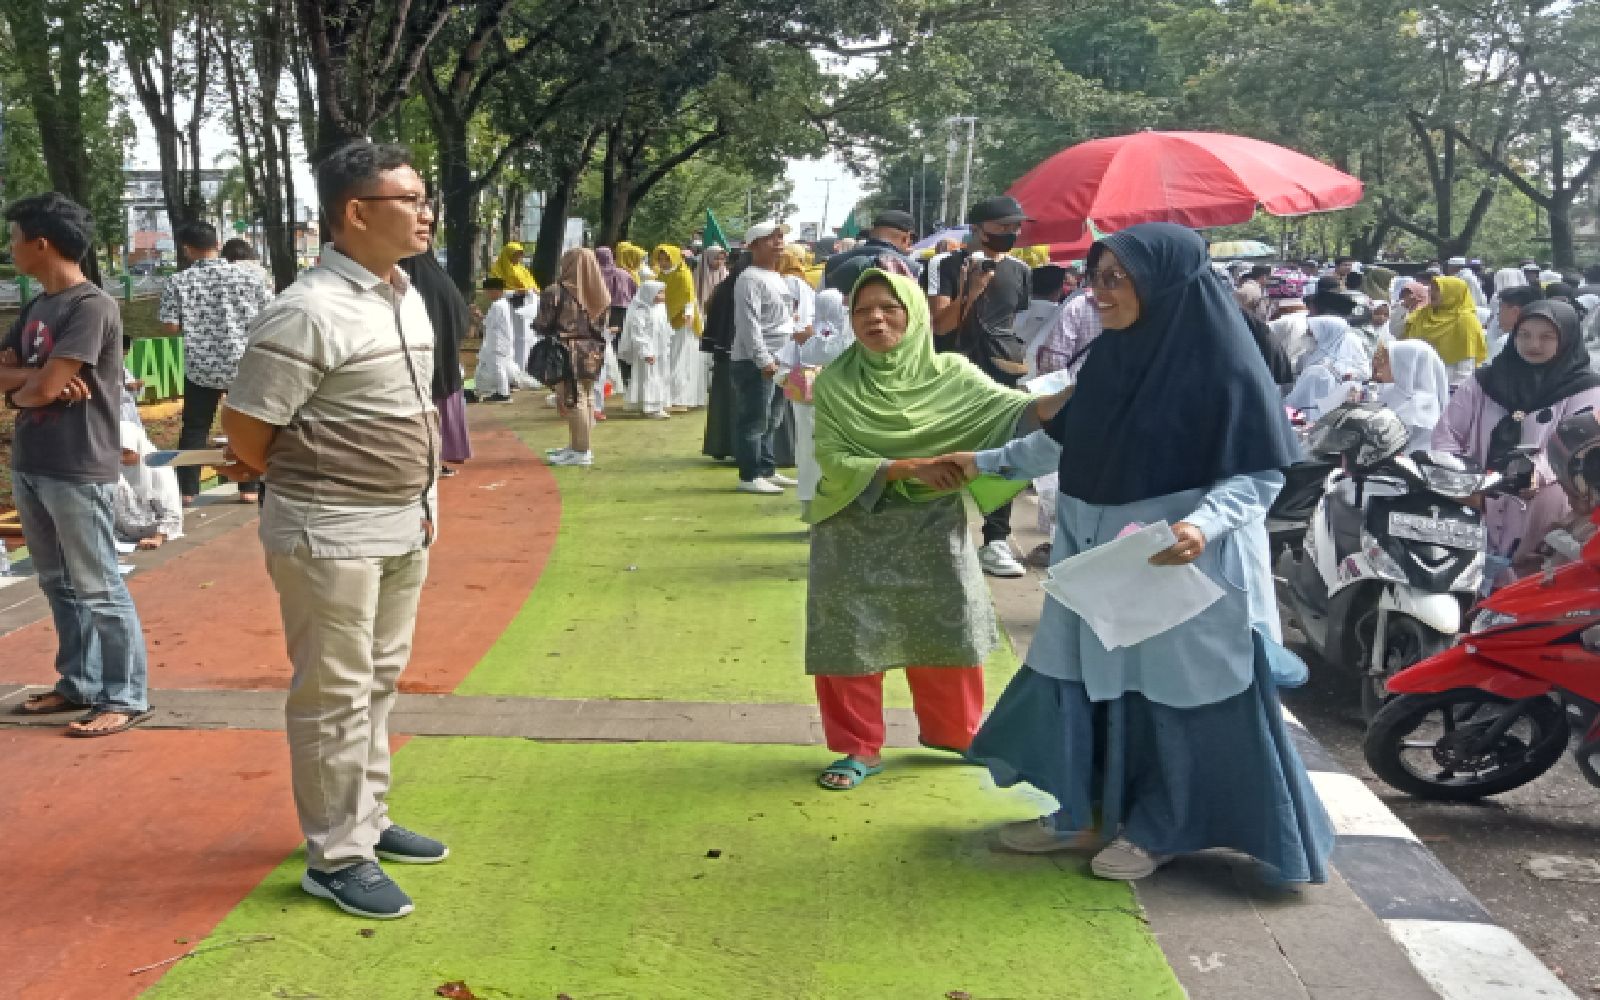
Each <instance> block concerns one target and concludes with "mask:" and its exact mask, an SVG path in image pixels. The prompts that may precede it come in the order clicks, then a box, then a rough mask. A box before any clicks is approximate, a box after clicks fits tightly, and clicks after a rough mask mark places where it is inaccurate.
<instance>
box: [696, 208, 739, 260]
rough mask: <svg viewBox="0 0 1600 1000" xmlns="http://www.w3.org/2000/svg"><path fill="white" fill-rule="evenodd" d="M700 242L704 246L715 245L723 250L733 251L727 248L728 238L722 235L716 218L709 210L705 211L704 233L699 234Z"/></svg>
mask: <svg viewBox="0 0 1600 1000" xmlns="http://www.w3.org/2000/svg"><path fill="white" fill-rule="evenodd" d="M700 242H701V243H702V244H703V245H705V246H710V245H711V244H713V243H715V244H716V245H717V246H719V247H721V248H722V249H724V250H732V249H733V248H732V247H730V246H728V238H727V237H726V236H724V235H722V227H721V226H719V225H717V217H716V216H715V215H714V214H712V212H711V209H709V208H708V209H706V225H705V232H703V233H701V234H700Z"/></svg>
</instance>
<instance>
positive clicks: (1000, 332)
mask: <svg viewBox="0 0 1600 1000" xmlns="http://www.w3.org/2000/svg"><path fill="white" fill-rule="evenodd" d="M1027 218H1028V217H1027V216H1026V215H1025V214H1023V211H1022V205H1021V204H1019V203H1018V201H1017V200H1016V199H1015V198H1011V197H1008V196H1005V195H1000V196H997V197H994V198H985V199H984V200H983V201H980V202H978V203H977V204H976V205H973V206H972V209H971V210H970V211H969V212H968V213H967V222H968V224H969V225H971V227H972V230H971V233H970V234H969V235H968V237H967V245H968V247H969V248H970V249H968V250H965V251H960V252H957V253H953V254H951V255H950V256H948V257H946V258H945V259H944V261H943V262H942V263H941V264H940V265H939V283H938V286H937V287H938V290H939V291H938V294H936V295H933V296H932V297H931V298H930V299H929V306H930V308H931V310H932V312H933V333H934V344H935V345H936V346H937V348H938V349H939V350H941V351H958V352H960V353H962V354H965V355H966V356H967V357H968V358H969V359H971V361H972V362H973V364H976V365H977V366H978V367H979V368H981V369H983V371H984V372H985V373H986V374H987V375H988V376H989V377H990V378H992V379H994V380H995V381H996V382H999V383H1000V384H1001V385H1009V386H1014V385H1016V384H1017V379H1018V378H1019V377H1020V376H1021V375H1023V374H1025V373H1026V372H1027V366H1026V365H1025V364H1024V363H1023V357H1022V355H1023V344H1022V340H1021V338H1019V337H1018V336H1017V333H1016V322H1017V314H1018V313H1021V312H1025V311H1026V310H1027V308H1028V305H1029V303H1030V301H1031V295H1030V291H1031V289H1032V286H1033V275H1032V272H1031V271H1030V270H1029V268H1028V265H1026V264H1024V263H1023V262H1022V261H1020V260H1018V259H1016V258H1015V257H1013V256H1011V248H1012V247H1014V246H1016V245H1017V234H1018V233H1019V232H1021V231H1022V224H1023V223H1024V222H1026V221H1027ZM1010 534H1011V505H1010V504H1006V505H1005V506H1004V507H1001V508H999V509H998V510H996V511H994V512H993V513H991V514H989V515H987V516H985V517H984V519H983V548H982V549H980V550H979V551H978V560H979V562H980V563H981V564H982V565H983V571H984V572H985V573H988V574H989V575H990V576H1001V577H1017V576H1022V575H1023V574H1025V573H1026V572H1027V571H1026V570H1025V569H1023V568H1022V564H1021V563H1019V562H1017V557H1016V554H1015V553H1014V552H1012V551H1011V546H1010V544H1008V543H1007V542H1006V539H1007V538H1008V537H1009V536H1010Z"/></svg>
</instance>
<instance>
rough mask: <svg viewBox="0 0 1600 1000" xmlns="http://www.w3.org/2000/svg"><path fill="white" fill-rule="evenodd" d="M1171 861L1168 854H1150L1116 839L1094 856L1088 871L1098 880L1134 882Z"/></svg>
mask: <svg viewBox="0 0 1600 1000" xmlns="http://www.w3.org/2000/svg"><path fill="white" fill-rule="evenodd" d="M1171 860H1172V855H1170V854H1151V853H1150V852H1149V851H1147V850H1145V849H1144V848H1142V847H1140V846H1139V845H1138V844H1135V843H1132V842H1131V841H1129V840H1126V839H1124V838H1122V837H1118V838H1117V839H1116V840H1113V841H1112V842H1111V843H1110V845H1109V846H1107V847H1106V849H1105V850H1103V851H1101V852H1100V853H1099V854H1096V855H1095V856H1094V860H1093V861H1090V862H1089V870H1090V871H1092V872H1094V873H1095V874H1096V875H1098V876H1099V877H1100V878H1104V879H1113V880H1115V881H1118V882H1135V881H1138V880H1139V879H1142V878H1144V877H1146V876H1148V875H1151V874H1153V873H1154V872H1155V870H1156V869H1157V868H1160V867H1161V866H1162V865H1164V864H1166V863H1167V862H1168V861H1171Z"/></svg>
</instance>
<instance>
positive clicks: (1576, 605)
mask: <svg viewBox="0 0 1600 1000" xmlns="http://www.w3.org/2000/svg"><path fill="white" fill-rule="evenodd" d="M1593 520H1594V523H1595V524H1596V525H1600V511H1597V512H1596V513H1595V514H1594V515H1593ZM1569 540H1570V539H1569ZM1569 555H1571V556H1576V561H1575V562H1573V563H1572V564H1570V565H1567V566H1563V567H1561V568H1559V569H1547V570H1545V571H1544V572H1543V573H1542V574H1539V575H1536V576H1530V577H1527V578H1525V579H1522V580H1519V581H1517V582H1516V583H1514V584H1512V585H1510V586H1508V587H1506V588H1504V589H1503V590H1500V591H1498V592H1496V593H1495V594H1494V595H1493V596H1491V597H1489V598H1488V599H1486V600H1485V601H1483V602H1482V603H1481V604H1479V605H1478V607H1477V611H1476V613H1475V615H1474V616H1473V619H1472V623H1471V626H1470V631H1469V632H1468V634H1467V635H1465V636H1463V637H1462V639H1461V641H1460V642H1459V643H1457V644H1456V645H1455V646H1454V647H1452V648H1451V649H1449V650H1447V651H1445V652H1443V653H1441V654H1439V655H1437V656H1434V657H1433V658H1431V659H1428V660H1424V661H1422V662H1421V663H1418V664H1416V665H1414V666H1412V667H1409V668H1407V669H1406V670H1403V671H1401V672H1400V673H1397V674H1395V675H1394V676H1393V677H1391V678H1390V679H1389V690H1390V691H1391V692H1393V693H1394V694H1396V695H1398V696H1399V697H1396V698H1394V699H1392V700H1391V701H1389V702H1388V703H1387V704H1386V705H1385V706H1384V707H1383V709H1382V710H1381V711H1379V712H1378V714H1377V716H1376V717H1374V718H1373V720H1372V726H1371V728H1369V729H1368V730H1367V736H1366V742H1365V744H1364V747H1363V749H1364V750H1365V753H1366V758H1367V763H1368V764H1369V765H1370V766H1371V767H1372V770H1373V771H1374V772H1376V773H1377V775H1378V777H1380V778H1382V779H1383V780H1384V781H1386V782H1388V783H1389V784H1390V785H1393V786H1394V787H1395V788H1398V789H1400V790H1401V791H1403V792H1407V793H1409V794H1411V795H1416V796H1419V797H1421V798H1429V799H1448V800H1455V801H1465V800H1470V799H1477V798H1482V797H1483V796H1486V795H1498V794H1500V793H1502V792H1508V791H1510V790H1511V789H1513V788H1518V787H1520V786H1522V785H1525V784H1527V783H1528V782H1530V781H1533V780H1534V779H1535V778H1537V777H1539V776H1540V775H1542V774H1544V773H1545V772H1546V771H1548V770H1549V769H1550V768H1551V767H1553V766H1555V763H1556V761H1558V760H1560V759H1561V755H1562V753H1563V752H1565V750H1566V749H1567V745H1568V742H1569V741H1570V740H1571V738H1572V731H1573V729H1574V728H1578V729H1580V730H1581V731H1582V732H1583V734H1584V735H1583V737H1582V739H1581V742H1580V743H1579V745H1578V749H1577V752H1576V757H1577V763H1578V767H1579V768H1580V769H1581V770H1582V771H1583V774H1584V777H1586V778H1587V779H1588V780H1589V782H1590V783H1591V784H1593V785H1595V786H1596V787H1600V771H1597V769H1596V763H1597V757H1600V534H1596V535H1594V536H1593V537H1591V538H1590V539H1589V541H1588V542H1587V543H1586V544H1584V545H1582V546H1581V548H1580V547H1578V546H1577V545H1576V543H1572V544H1571V545H1570V551H1569Z"/></svg>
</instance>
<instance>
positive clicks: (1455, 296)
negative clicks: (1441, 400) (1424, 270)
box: [1404, 277, 1489, 386]
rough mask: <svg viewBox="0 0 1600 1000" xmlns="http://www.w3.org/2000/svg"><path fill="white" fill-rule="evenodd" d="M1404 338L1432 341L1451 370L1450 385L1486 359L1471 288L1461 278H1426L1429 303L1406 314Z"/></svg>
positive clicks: (1485, 349) (1454, 383)
mask: <svg viewBox="0 0 1600 1000" xmlns="http://www.w3.org/2000/svg"><path fill="white" fill-rule="evenodd" d="M1404 339H1406V340H1421V341H1425V342H1427V343H1429V344H1431V345H1433V349H1434V350H1435V351H1438V352H1439V357H1440V358H1441V359H1442V360H1443V361H1444V364H1445V367H1446V368H1448V369H1449V370H1450V384H1451V385H1452V386H1457V385H1460V384H1461V383H1462V382H1463V381H1465V380H1466V378H1467V377H1468V376H1470V375H1471V374H1472V370H1473V369H1474V368H1476V367H1477V366H1478V365H1481V364H1483V363H1484V362H1485V361H1487V360H1489V341H1488V339H1487V338H1486V337H1485V336H1484V334H1483V324H1482V323H1480V322H1478V311H1477V309H1476V308H1475V307H1474V306H1473V304H1472V292H1471V290H1470V289H1468V287H1467V283H1466V282H1465V281H1462V280H1461V279H1460V278H1448V277H1435V278H1430V279H1428V304H1427V305H1426V306H1424V307H1423V308H1421V309H1418V310H1417V311H1416V312H1414V313H1412V314H1411V315H1410V316H1409V317H1407V319H1406V332H1405V338H1404Z"/></svg>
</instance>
